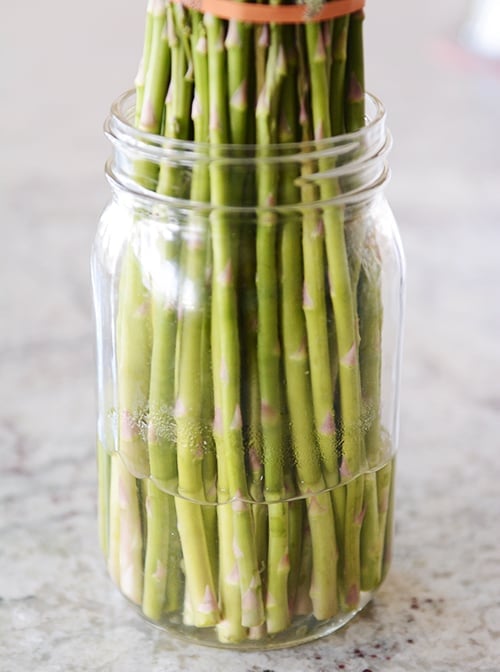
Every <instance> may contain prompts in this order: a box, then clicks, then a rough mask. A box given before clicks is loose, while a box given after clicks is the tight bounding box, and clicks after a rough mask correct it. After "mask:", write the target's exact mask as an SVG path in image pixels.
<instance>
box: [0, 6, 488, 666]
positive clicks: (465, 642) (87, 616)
mask: <svg viewBox="0 0 500 672" xmlns="http://www.w3.org/2000/svg"><path fill="white" fill-rule="evenodd" d="M143 5H144V3H143V2H136V3H132V2H131V3H121V2H118V0H107V2H105V3H102V2H98V0H88V1H87V2H86V3H83V4H82V3H80V4H79V5H78V6H75V7H74V8H72V9H71V11H68V10H67V9H66V8H67V4H66V3H63V2H62V0H52V2H50V3H26V4H25V3H22V2H18V3H14V2H8V3H7V2H2V3H1V8H0V31H1V39H0V63H1V66H0V69H1V77H0V91H1V101H2V103H1V108H2V109H1V115H2V123H1V125H0V137H1V142H0V168H1V170H0V174H1V182H0V189H1V199H0V221H1V223H2V229H1V230H2V238H3V244H2V245H1V247H0V249H1V253H0V257H1V264H0V278H1V283H0V284H1V290H0V309H1V310H0V314H1V317H2V323H1V331H0V451H1V453H0V454H1V459H0V670H1V672H21V671H22V672H83V671H101V670H102V671H103V672H104V671H105V672H136V671H138V670H143V671H146V670H147V671H148V672H179V671H184V670H192V671H194V672H219V671H222V670H238V671H239V670H241V671H242V672H265V671H266V670H267V671H268V672H270V671H273V672H284V671H286V672H312V671H315V672H332V671H337V670H345V672H363V671H364V672H367V671H368V670H370V671H371V672H400V671H401V672H403V671H404V672H417V671H418V672H423V671H425V672H448V671H452V670H453V671H459V672H469V671H476V670H477V671H478V672H479V671H480V672H497V671H498V670H500V487H499V483H500V382H499V381H500V349H499V342H500V338H499V337H500V301H499V289H500V252H499V250H500V221H499V220H500V188H499V187H500V159H499V157H500V133H499V126H498V123H499V119H500V65H499V64H498V63H497V64H495V63H491V62H486V61H482V60H481V59H480V58H479V57H476V56H474V55H472V54H469V53H467V52H466V51H464V50H463V49H462V48H461V47H460V44H459V39H458V38H459V36H460V34H461V31H460V27H461V25H462V23H463V21H464V19H465V17H466V5H467V3H466V2H465V0H442V1H441V2H439V3H436V2H434V1H433V0H422V2H418V3H417V2H413V3H406V2H397V1H396V0H379V1H378V2H369V3H368V7H367V21H366V54H367V61H368V66H367V79H368V82H369V84H370V89H371V90H373V91H375V92H376V93H377V94H378V95H379V96H380V97H381V98H382V99H383V100H384V102H385V104H386V107H387V108H388V113H389V123H390V127H391V129H392V133H393V136H394V138H395V144H394V150H393V153H392V157H391V159H392V160H391V164H392V172H393V177H392V182H391V184H390V187H389V197H390V200H391V203H392V206H393V209H394V211H395V214H396V217H397V219H398V220H399V222H400V226H401V234H402V238H403V243H404V246H405V249H406V256H407V266H408V291H407V318H406V329H405V349H404V369H403V381H402V408H401V442H400V456H399V472H398V487H397V513H396V544H395V555H394V560H393V565H392V569H391V572H390V574H389V577H388V578H387V580H386V582H385V583H384V585H383V587H382V588H381V590H380V591H379V593H378V594H377V596H376V597H375V599H374V600H373V602H372V604H371V605H370V606H369V607H368V608H367V609H366V610H365V611H364V612H363V613H362V614H360V615H359V616H358V617H356V619H355V620H354V621H353V622H352V623H351V624H350V625H349V626H348V627H346V628H344V629H343V630H341V631H340V632H338V633H336V634H334V635H331V636H329V637H327V638H325V639H323V640H320V641H318V642H316V643H312V644H307V645H303V646H301V647H298V648H295V649H288V650H282V651H275V652H271V653H253V652H252V653H246V654H239V653H234V652H227V651H219V650H213V649H206V648H199V647H197V646H194V645H186V644H185V643H184V642H181V641H178V640H177V639H174V638H171V637H169V635H167V634H165V633H163V632H161V631H158V630H156V629H153V628H151V627H150V626H149V625H147V624H145V623H143V622H142V620H141V619H140V618H139V617H138V616H137V615H136V613H135V612H134V611H133V610H131V609H129V608H128V607H127V606H126V605H125V603H124V601H123V600H122V598H121V597H120V596H119V595H117V593H116V591H115V589H114V588H113V587H112V586H111V584H110V582H109V581H108V579H107V577H106V574H105V571H104V567H103V561H102V559H101V553H100V550H99V548H98V540H97V525H96V472H95V465H94V450H95V449H94V414H95V407H94V361H93V323H92V309H91V297H90V281H89V270H88V257H89V250H90V246H91V241H92V238H93V235H94V231H95V226H96V222H97V220H98V217H99V214H100V211H101V210H102V208H103V207H104V205H105V203H106V201H107V199H108V189H107V185H106V183H105V180H104V176H103V164H104V161H105V159H106V157H107V154H108V147H107V143H106V141H105V139H104V137H103V134H102V130H101V127H102V121H103V119H104V117H105V115H106V113H107V109H108V106H109V103H110V102H111V101H112V100H113V99H114V98H115V97H116V96H117V95H118V94H119V93H121V91H123V90H125V89H126V88H128V87H129V86H130V84H131V82H132V79H133V76H134V74H135V69H136V64H137V58H138V54H139V52H140V44H141V41H142V21H143V12H144V7H143Z"/></svg>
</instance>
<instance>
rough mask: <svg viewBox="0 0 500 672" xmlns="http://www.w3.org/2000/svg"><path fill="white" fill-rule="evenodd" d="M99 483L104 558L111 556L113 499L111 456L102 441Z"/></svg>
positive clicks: (98, 450) (99, 511)
mask: <svg viewBox="0 0 500 672" xmlns="http://www.w3.org/2000/svg"><path fill="white" fill-rule="evenodd" d="M97 483H98V488H99V492H98V516H97V519H98V523H99V543H100V545H101V549H102V552H103V553H104V557H105V558H107V557H108V556H109V522H110V521H109V512H110V501H111V499H110V497H111V494H110V493H111V455H110V453H109V452H108V451H107V450H106V448H105V447H104V445H103V444H102V443H101V441H98V442H97Z"/></svg>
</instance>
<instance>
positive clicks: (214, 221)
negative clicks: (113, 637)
mask: <svg viewBox="0 0 500 672" xmlns="http://www.w3.org/2000/svg"><path fill="white" fill-rule="evenodd" d="M204 20H205V27H206V30H207V39H208V66H209V97H210V141H211V143H212V145H213V146H214V157H216V156H217V151H216V150H217V145H219V144H221V143H224V142H227V140H228V121H227V116H228V113H227V86H226V80H225V67H226V59H225V53H224V28H223V23H222V21H220V20H219V19H216V18H214V17H213V16H210V15H205V17H204ZM226 179H227V169H224V167H221V166H220V165H219V164H218V163H217V162H216V161H214V162H212V163H211V165H210V181H211V200H212V205H213V206H215V208H214V210H213V211H212V213H211V216H210V221H211V226H212V253H213V280H212V282H213V284H212V302H213V308H212V320H213V321H214V322H215V325H216V326H217V327H218V333H217V335H216V336H215V337H216V338H217V339H219V340H220V351H219V359H218V361H215V362H214V377H215V376H220V378H221V382H222V384H221V395H220V396H221V407H220V408H216V416H217V414H219V417H220V422H221V424H222V427H223V434H224V460H225V464H226V469H227V474H228V483H229V490H230V498H231V499H232V500H233V504H232V507H233V514H234V519H233V525H234V545H235V549H236V550H235V555H236V557H237V560H238V570H239V579H240V587H241V595H242V625H244V626H245V627H253V626H257V625H261V624H262V622H263V620H264V608H263V602H262V583H261V578H260V573H259V568H258V564H257V552H256V547H255V538H254V535H253V524H252V511H251V508H250V505H249V503H248V499H249V496H248V486H247V478H246V471H245V461H244V449H243V437H242V419H241V403H240V357H239V329H238V309H237V302H236V293H235V287H236V277H237V260H236V258H235V254H234V246H233V244H232V235H233V233H232V230H231V224H230V222H229V221H228V217H227V215H226V214H224V213H223V212H221V211H220V209H218V207H220V206H224V205H225V204H226V203H227V195H226V190H225V181H226Z"/></svg>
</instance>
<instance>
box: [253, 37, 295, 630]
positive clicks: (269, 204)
mask: <svg viewBox="0 0 500 672" xmlns="http://www.w3.org/2000/svg"><path fill="white" fill-rule="evenodd" d="M285 75H286V62H285V53H284V46H283V43H282V29H281V27H279V26H276V25H272V26H271V27H270V46H269V54H268V60H267V64H266V74H265V79H264V83H263V88H262V90H261V91H260V93H259V98H258V101H257V108H256V117H257V142H258V144H259V149H260V148H261V147H262V148H263V152H264V156H265V147H266V146H267V145H269V144H272V143H275V142H276V141H277V138H278V128H277V124H276V117H277V113H278V104H279V99H280V90H281V86H282V81H283V78H284V77H285ZM278 177H279V176H278V171H277V168H276V167H275V166H274V165H273V164H271V163H262V164H260V165H259V166H258V168H257V201H258V204H259V206H260V207H261V208H262V211H261V213H259V215H258V221H257V241H256V245H257V301H258V324H259V331H258V338H257V348H258V365H259V388H260V392H261V422H262V437H263V445H264V473H265V483H266V490H265V498H266V501H267V502H268V514H269V537H268V564H267V567H268V574H267V597H266V613H267V629H268V632H270V633H275V632H280V631H281V630H283V629H285V628H286V627H287V626H288V623H289V615H288V598H287V580H288V571H289V566H290V565H289V559H288V512H287V508H286V505H284V504H281V503H277V502H279V501H280V500H282V499H283V496H284V469H283V468H284V457H283V433H282V425H281V407H282V397H281V394H282V391H281V390H282V384H281V366H280V360H281V357H280V347H279V331H278V330H279V325H278V318H279V311H278V278H277V268H276V248H277V224H278V222H277V215H276V213H275V212H273V210H272V208H273V206H274V205H275V204H276V203H277V200H278V193H277V187H278Z"/></svg>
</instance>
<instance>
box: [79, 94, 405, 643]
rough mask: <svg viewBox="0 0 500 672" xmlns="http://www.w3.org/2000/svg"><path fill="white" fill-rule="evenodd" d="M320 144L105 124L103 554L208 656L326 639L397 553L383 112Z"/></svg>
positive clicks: (126, 118) (394, 245)
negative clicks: (263, 143)
mask: <svg viewBox="0 0 500 672" xmlns="http://www.w3.org/2000/svg"><path fill="white" fill-rule="evenodd" d="M366 110H367V125H366V127H364V128H363V129H362V130H360V131H357V132H355V133H350V134H346V135H343V136H338V137H335V138H330V139H325V140H323V141H320V142H311V143H300V144H297V143H294V144H292V143H291V144H281V145H273V146H267V147H265V148H263V147H257V146H213V145H212V146H210V145H200V144H196V143H192V142H180V141H168V140H166V139H165V138H163V137H159V136H153V135H149V134H146V133H143V132H140V131H138V130H136V129H135V128H134V127H133V115H134V95H133V94H131V93H127V94H124V95H123V96H122V97H121V98H119V99H118V101H117V102H116V103H115V104H114V105H113V107H112V110H111V114H110V117H109V119H108V120H107V124H106V133H107V136H108V138H109V139H110V140H111V143H112V147H113V153H112V157H111V159H110V160H109V162H108V164H107V177H108V180H109V183H110V185H111V191H112V199H111V202H110V204H109V206H108V207H107V208H106V209H105V211H104V213H103V215H102V220H101V222H100V226H99V230H98V233H97V237H96V240H95V245H94V250H93V261H92V275H93V287H94V300H95V314H96V327H97V378H98V466H99V520H100V532H101V542H102V548H103V550H104V554H105V556H106V561H107V566H108V569H109V573H110V575H111V577H112V579H113V581H114V582H115V583H116V584H117V586H118V587H119V589H120V590H121V592H122V593H123V595H125V596H126V597H127V598H128V600H130V601H131V602H132V603H134V604H135V605H137V606H138V608H139V609H140V610H141V612H142V613H143V614H144V616H145V617H146V619H148V620H150V621H152V622H154V623H155V624H157V625H160V626H164V627H166V628H169V629H171V630H172V631H175V632H177V633H178V634H180V635H184V636H187V637H189V638H191V639H192V640H195V641H197V642H199V643H205V644H209V645H213V646H222V647H237V648H241V649H248V648H273V647H276V648H278V647H282V646H289V645H293V644H297V643H299V642H304V641H307V640H310V639H314V638H317V637H319V636H322V635H325V634H327V633H330V632H332V631H334V630H335V629H337V628H338V627H340V626H341V625H343V624H344V623H346V622H347V621H349V620H350V619H351V618H352V617H353V616H354V615H355V614H356V613H357V612H358V611H359V610H360V609H361V608H362V607H363V606H364V605H366V604H367V602H368V601H369V600H370V598H371V597H372V596H373V594H374V592H375V591H376V590H377V588H378V587H379V586H380V584H381V582H382V581H383V579H384V577H385V575H386V573H387V569H388V565H389V561H390V555H391V543H392V542H391V540H392V531H393V530H392V519H393V496H394V459H395V454H396V444H397V433H398V380H399V365H400V349H401V330H402V307H403V255H402V250H401V245H400V240H399V235H398V232H397V228H396V225H395V222H394V218H393V215H392V214H391V210H390V208H389V206H388V204H387V202H386V199H385V197H384V186H385V184H386V180H387V176H388V168H387V161H386V158H387V152H388V149H389V146H390V141H389V136H388V133H387V130H386V125H385V113H384V109H383V107H382V105H381V103H380V102H379V101H378V100H377V99H376V98H374V97H371V96H367V100H366Z"/></svg>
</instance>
